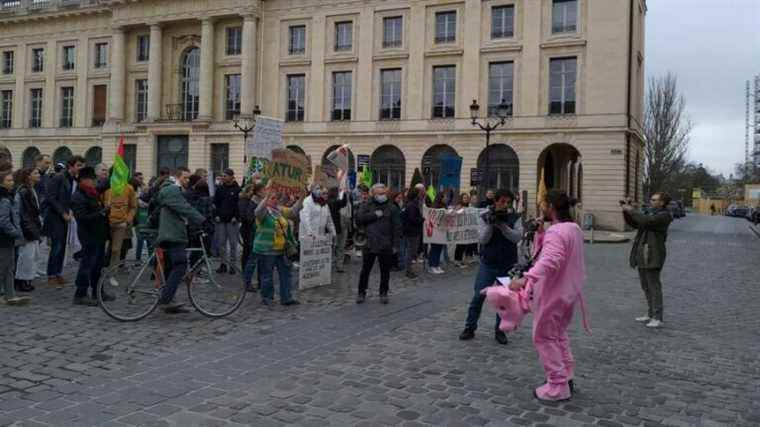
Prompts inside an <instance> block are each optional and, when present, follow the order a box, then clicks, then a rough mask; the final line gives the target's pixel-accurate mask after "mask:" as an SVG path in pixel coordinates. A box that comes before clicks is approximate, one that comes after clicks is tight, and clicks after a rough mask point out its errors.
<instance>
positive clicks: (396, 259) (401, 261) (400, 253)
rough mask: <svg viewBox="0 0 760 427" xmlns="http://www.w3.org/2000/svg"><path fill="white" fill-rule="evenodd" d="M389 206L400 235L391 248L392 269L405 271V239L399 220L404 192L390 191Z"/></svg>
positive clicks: (402, 208) (402, 210) (402, 226)
mask: <svg viewBox="0 0 760 427" xmlns="http://www.w3.org/2000/svg"><path fill="white" fill-rule="evenodd" d="M390 200H391V203H392V205H391V207H392V208H393V215H394V216H396V220H397V221H398V222H399V224H401V235H400V236H399V239H398V242H397V246H396V247H395V248H394V250H393V271H405V270H406V239H405V238H404V232H403V231H404V224H403V222H402V220H401V216H402V214H403V212H404V192H403V191H393V192H391V193H390Z"/></svg>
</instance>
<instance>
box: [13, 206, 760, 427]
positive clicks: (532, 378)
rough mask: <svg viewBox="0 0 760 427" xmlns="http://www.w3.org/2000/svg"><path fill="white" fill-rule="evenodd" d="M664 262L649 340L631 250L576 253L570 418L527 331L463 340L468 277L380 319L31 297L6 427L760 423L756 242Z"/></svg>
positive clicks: (320, 302)
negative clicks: (583, 312) (660, 311)
mask: <svg viewBox="0 0 760 427" xmlns="http://www.w3.org/2000/svg"><path fill="white" fill-rule="evenodd" d="M669 247H670V254H669V255H670V259H669V263H668V267H667V268H666V270H665V273H664V283H665V303H666V305H665V315H666V317H665V321H666V327H665V328H663V329H661V330H656V331H653V330H647V329H646V328H644V327H643V326H642V325H640V324H636V323H635V322H633V321H632V319H633V318H634V317H636V316H637V315H640V314H641V313H642V312H643V310H644V305H643V297H642V296H641V291H640V289H639V285H638V279H637V277H636V274H635V272H634V271H632V270H629V269H627V268H626V265H627V254H628V250H629V245H603V244H598V245H593V246H587V262H588V270H589V282H588V284H587V288H586V292H587V298H588V301H589V307H590V310H591V321H592V327H593V330H594V335H593V336H587V335H585V334H584V333H582V332H581V328H580V327H578V326H577V325H576V327H575V328H574V331H573V333H572V334H571V339H572V345H573V350H574V352H575V354H576V358H577V361H578V369H577V373H576V375H577V379H576V381H577V383H578V384H577V386H578V391H577V393H576V394H575V395H574V396H573V399H572V400H571V401H569V402H565V403H559V404H552V405H545V404H539V403H537V402H536V401H534V400H533V399H532V397H531V389H532V387H534V386H536V385H538V384H539V383H541V382H542V370H541V368H540V365H539V363H538V361H537V357H536V354H535V351H534V350H533V347H532V343H531V340H530V329H529V322H526V326H525V327H523V328H522V329H521V330H520V331H518V332H516V333H515V334H513V335H511V336H510V344H509V345H508V346H506V347H502V346H499V345H498V344H496V343H495V342H494V341H493V339H492V335H491V325H492V323H491V322H492V313H490V312H489V313H484V319H483V320H484V322H486V323H485V324H484V325H483V327H482V328H481V329H480V330H479V332H478V336H477V337H476V339H475V340H473V341H470V342H460V341H458V339H457V335H458V333H459V332H460V330H461V328H462V326H463V320H464V317H465V309H466V304H467V301H468V300H469V298H470V296H471V286H472V280H473V275H474V270H473V269H469V270H460V271H457V272H456V273H455V274H452V275H447V276H445V277H444V278H441V277H440V276H439V277H427V276H426V277H423V278H422V279H420V280H416V281H413V282H410V281H403V280H399V277H400V276H394V283H393V290H392V293H391V304H389V305H387V306H383V305H380V304H378V303H377V300H376V299H375V298H370V299H369V301H368V303H367V304H365V305H362V306H357V305H355V304H353V303H352V299H353V293H354V285H355V280H356V277H355V276H356V271H353V272H352V273H350V274H349V275H347V276H346V278H345V279H342V281H341V285H335V286H332V287H330V288H322V289H318V290H310V291H306V292H302V293H301V294H300V295H299V297H300V299H301V301H302V302H304V303H305V304H303V305H301V306H298V307H290V308H281V307H277V308H272V309H269V308H266V307H263V306H260V305H259V304H258V300H257V299H256V298H250V299H249V300H247V301H246V303H245V305H244V307H242V308H241V310H240V311H239V312H238V313H236V314H235V315H234V316H231V317H230V318H228V319H223V320H209V319H206V318H203V317H202V316H201V315H199V314H195V313H193V314H188V315H185V316H181V317H170V316H167V315H164V314H159V313H155V314H153V315H152V316H150V317H149V318H147V319H145V320H143V321H141V322H138V323H134V324H122V323H117V322H114V321H112V320H110V319H109V318H108V317H107V316H106V315H105V314H103V313H102V311H100V309H97V308H95V309H92V308H84V307H72V306H71V305H70V298H71V289H66V290H64V291H55V290H51V289H40V290H38V291H36V292H35V293H34V294H33V296H34V298H35V300H34V304H33V305H31V306H29V307H26V308H15V307H14V308H11V307H0V310H1V311H0V321H2V326H1V329H0V331H2V332H1V333H0V337H2V340H0V425H9V424H10V425H19V426H36V425H66V426H69V425H82V426H94V425H97V426H125V425H137V426H167V425H173V426H222V425H255V426H269V425H272V426H279V425H290V424H293V425H313V426H325V425H362V426H379V425H404V426H417V425H489V426H502V425H560V426H565V425H567V426H574V425H602V426H617V425H647V426H657V425H676V426H680V425H706V426H709V425H747V426H750V425H759V424H760V360H759V359H758V357H757V354H759V352H760V339H759V338H760V332H758V331H760V316H757V314H756V313H757V303H756V301H758V300H759V299H760V288H758V286H757V280H756V278H757V266H758V265H760V263H759V262H758V261H759V258H760V255H758V254H760V240H758V239H757V238H756V237H755V236H754V235H753V234H752V233H751V232H750V231H749V230H748V228H747V223H746V221H742V220H737V219H731V218H722V217H695V216H691V217H688V218H686V219H684V220H680V221H678V222H677V223H676V224H675V225H674V226H673V228H672V231H671V235H670V239H669ZM357 267H358V266H357V265H354V269H353V270H356V269H357ZM372 283H373V284H374V286H376V283H377V280H376V279H374V280H373V282H372ZM485 316H487V318H486V317H485Z"/></svg>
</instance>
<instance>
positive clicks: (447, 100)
mask: <svg viewBox="0 0 760 427" xmlns="http://www.w3.org/2000/svg"><path fill="white" fill-rule="evenodd" d="M456 70H457V69H456V67H455V66H453V65H446V66H441V67H433V118H439V119H446V118H453V117H454V116H455V115H456Z"/></svg>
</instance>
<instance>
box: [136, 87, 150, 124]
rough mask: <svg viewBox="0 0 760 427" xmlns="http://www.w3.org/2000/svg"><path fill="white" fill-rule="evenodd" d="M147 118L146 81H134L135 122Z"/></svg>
mask: <svg viewBox="0 0 760 427" xmlns="http://www.w3.org/2000/svg"><path fill="white" fill-rule="evenodd" d="M147 117H148V80H147V79H138V80H135V121H136V122H143V121H145V119H146V118H147Z"/></svg>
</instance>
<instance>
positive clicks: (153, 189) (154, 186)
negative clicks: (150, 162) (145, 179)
mask: <svg viewBox="0 0 760 427" xmlns="http://www.w3.org/2000/svg"><path fill="white" fill-rule="evenodd" d="M170 176H171V170H169V168H167V167H162V168H161V169H159V170H158V177H156V178H155V179H151V182H149V183H148V191H146V192H144V193H143V195H142V197H140V200H142V201H143V202H145V203H148V204H150V201H151V199H153V196H155V195H156V194H157V193H158V191H159V190H160V187H161V185H162V184H163V183H164V181H165V180H167V179H169V177H170Z"/></svg>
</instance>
